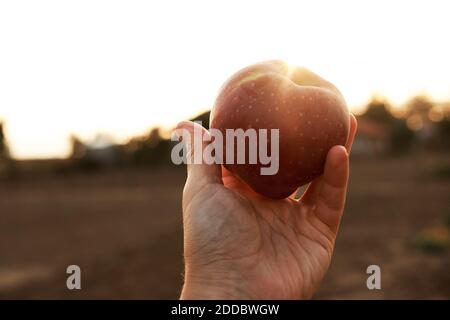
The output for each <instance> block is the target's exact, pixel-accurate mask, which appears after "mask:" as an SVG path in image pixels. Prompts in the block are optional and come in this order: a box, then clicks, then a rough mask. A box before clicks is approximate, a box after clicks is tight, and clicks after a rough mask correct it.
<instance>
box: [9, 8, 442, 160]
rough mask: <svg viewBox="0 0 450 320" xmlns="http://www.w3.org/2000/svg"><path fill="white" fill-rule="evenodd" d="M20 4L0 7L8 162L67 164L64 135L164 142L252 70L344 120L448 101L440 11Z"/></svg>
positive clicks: (429, 9)
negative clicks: (299, 85) (378, 107)
mask: <svg viewBox="0 0 450 320" xmlns="http://www.w3.org/2000/svg"><path fill="white" fill-rule="evenodd" d="M26 3H27V5H26V6H24V5H23V3H18V2H11V3H1V4H0V43H2V46H3V48H2V50H0V70H1V72H0V86H1V87H2V94H1V95H0V121H3V122H4V125H5V135H6V139H7V141H8V143H9V147H10V151H11V154H12V156H13V157H14V158H17V159H42V158H55V157H56V158H64V157H67V156H68V155H69V152H70V143H69V138H70V136H71V135H72V134H75V135H76V136H78V137H80V138H81V139H82V140H83V141H89V140H92V139H93V138H94V137H95V135H96V134H98V133H104V134H108V135H110V136H111V137H112V138H113V139H114V140H115V141H116V142H117V143H124V142H125V141H127V140H129V139H130V138H132V137H134V136H139V135H143V134H145V133H146V132H148V131H149V130H150V129H151V128H154V127H160V128H163V129H165V130H169V129H170V128H171V127H173V126H174V125H175V124H176V123H177V122H178V121H181V120H184V119H188V118H192V117H194V116H195V115H197V114H200V113H201V112H204V111H207V110H208V109H209V108H210V107H211V106H212V105H213V103H214V99H215V96H216V94H217V92H218V90H219V88H220V86H221V85H222V84H223V82H224V81H225V80H226V79H227V78H229V77H230V76H231V75H232V74H233V73H234V72H236V71H238V70H239V69H241V68H243V67H245V66H247V65H249V64H253V63H256V62H259V61H263V60H271V59H282V60H285V61H287V62H288V63H290V64H293V65H303V66H305V67H307V68H308V69H310V70H312V71H314V72H316V73H317V74H319V75H320V76H322V77H323V78H325V79H327V80H329V81H330V82H332V83H334V84H335V85H336V86H337V87H338V88H339V90H340V91H341V92H342V93H343V95H344V97H345V98H346V100H347V103H348V105H349V107H350V109H351V111H353V112H358V111H361V110H362V107H363V106H364V105H365V104H367V102H368V101H369V100H370V99H371V98H372V97H373V96H381V97H385V98H386V99H387V100H388V101H390V102H391V103H392V104H393V105H395V106H399V105H402V104H403V103H405V102H406V101H407V100H408V99H410V98H412V97H413V96H416V95H424V94H425V95H427V96H429V97H430V98H431V99H432V100H433V101H438V102H444V101H450V61H448V56H450V45H449V44H448V43H447V42H446V41H445V39H446V30H450V21H449V20H448V19H447V17H446V13H447V11H446V10H445V7H446V4H445V2H439V1H412V2H408V3H407V4H406V5H405V4H401V3H390V2H389V1H380V2H376V3H375V2H374V3H370V4H368V3H360V2H358V1H342V2H339V3H334V2H332V1H318V2H314V3H310V2H304V1H302V2H291V1H280V2H277V6H273V5H271V4H270V3H268V2H259V1H249V2H245V3H240V2H233V1H231V2H230V1H227V2H220V3H209V2H207V1H198V2H195V3H184V2H181V1H178V2H177V1H168V2H165V3H163V4H157V5H156V4H153V3H145V2H136V3H133V4H131V5H130V4H127V5H125V4H123V3H120V2H117V1H78V2H76V3H60V2H58V1H42V2H39V3H36V2H33V1H26ZM248 16H251V17H252V19H251V20H252V24H249V23H248V21H249V19H247V17H248ZM167 17H170V18H169V19H167ZM321 21H326V23H324V22H323V23H322V24H321ZM175 22H176V23H175ZM180 25H181V26H183V28H180V27H179V26H180ZM330 26H332V28H330ZM218 57H226V59H219V58H218Z"/></svg>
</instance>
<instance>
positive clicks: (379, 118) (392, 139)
mask: <svg viewBox="0 0 450 320" xmlns="http://www.w3.org/2000/svg"><path fill="white" fill-rule="evenodd" d="M419 107H420V106H419V104H418V108H419ZM413 108H414V107H413ZM391 110H392V107H391V105H390V104H389V102H388V101H386V100H384V99H381V98H378V97H374V98H372V100H371V101H370V102H369V104H368V105H367V108H366V111H365V112H364V113H363V114H362V115H361V116H360V119H362V120H365V121H369V122H375V123H378V124H382V125H384V127H385V130H386V131H387V132H388V135H387V136H388V139H389V148H388V149H389V151H390V152H391V153H394V154H396V153H403V152H406V151H408V150H410V148H411V146H412V144H413V142H414V138H415V134H414V132H413V131H411V130H410V129H409V128H408V126H407V123H406V120H405V119H403V118H396V117H394V116H393V115H392V112H391Z"/></svg>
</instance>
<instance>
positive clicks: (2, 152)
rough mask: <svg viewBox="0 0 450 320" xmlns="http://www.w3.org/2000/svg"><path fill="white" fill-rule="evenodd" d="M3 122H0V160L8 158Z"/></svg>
mask: <svg viewBox="0 0 450 320" xmlns="http://www.w3.org/2000/svg"><path fill="white" fill-rule="evenodd" d="M3 129H4V127H3V123H1V122H0V160H1V159H9V149H8V145H7V143H6V138H5V133H4V130H3Z"/></svg>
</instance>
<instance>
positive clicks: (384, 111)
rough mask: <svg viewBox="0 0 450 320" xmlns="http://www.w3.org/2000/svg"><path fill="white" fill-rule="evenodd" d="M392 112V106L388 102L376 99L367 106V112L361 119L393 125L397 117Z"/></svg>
mask: <svg viewBox="0 0 450 320" xmlns="http://www.w3.org/2000/svg"><path fill="white" fill-rule="evenodd" d="M390 110H391V106H390V104H389V103H388V102H387V101H385V100H382V99H380V98H376V97H374V98H372V100H371V101H370V102H369V104H368V105H367V108H366V111H365V112H364V113H363V114H362V115H361V118H363V119H366V120H370V121H375V122H379V123H384V124H392V123H393V122H394V121H395V117H393V115H392V113H391V112H390Z"/></svg>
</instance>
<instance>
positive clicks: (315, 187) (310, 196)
mask: <svg viewBox="0 0 450 320" xmlns="http://www.w3.org/2000/svg"><path fill="white" fill-rule="evenodd" d="M357 127H358V124H357V121H356V118H355V116H354V115H353V114H350V130H349V134H348V139H347V142H346V144H345V148H346V149H347V153H348V154H350V152H351V150H352V146H353V140H354V139H355V134H356V129H357ZM322 180H323V176H320V177H319V178H317V179H315V180H314V181H313V182H311V183H310V184H309V186H308V189H307V190H306V191H305V193H304V194H303V196H302V198H301V199H302V202H304V203H308V202H314V201H315V200H316V198H317V195H318V192H319V190H320V186H321V184H322Z"/></svg>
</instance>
